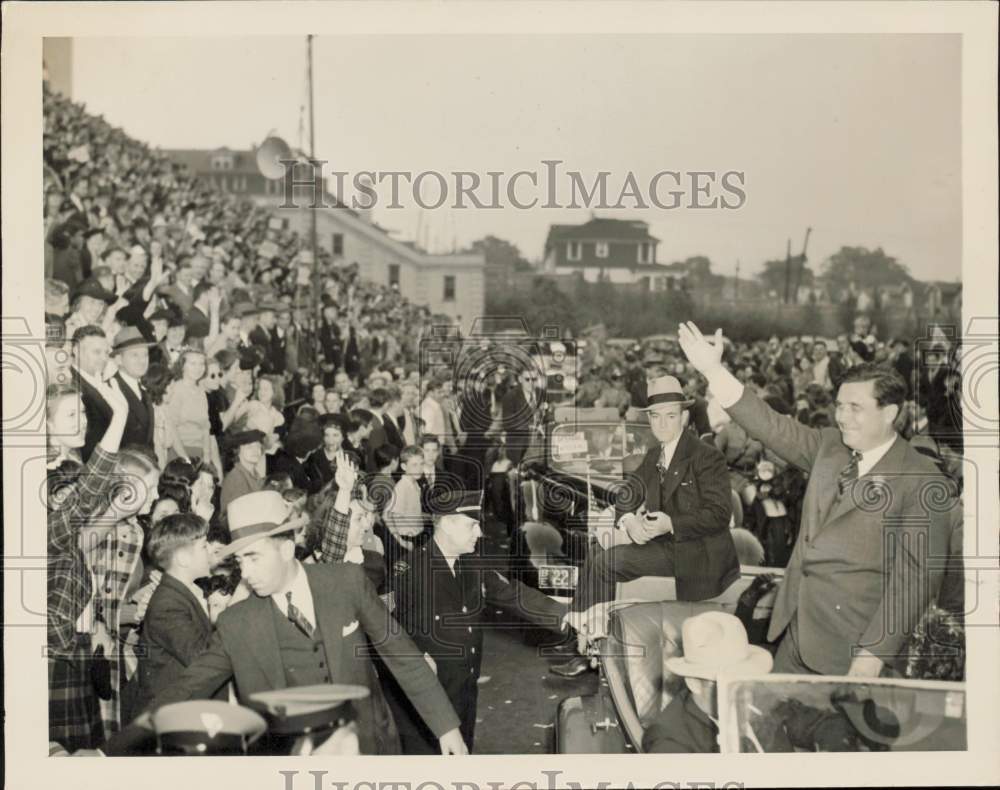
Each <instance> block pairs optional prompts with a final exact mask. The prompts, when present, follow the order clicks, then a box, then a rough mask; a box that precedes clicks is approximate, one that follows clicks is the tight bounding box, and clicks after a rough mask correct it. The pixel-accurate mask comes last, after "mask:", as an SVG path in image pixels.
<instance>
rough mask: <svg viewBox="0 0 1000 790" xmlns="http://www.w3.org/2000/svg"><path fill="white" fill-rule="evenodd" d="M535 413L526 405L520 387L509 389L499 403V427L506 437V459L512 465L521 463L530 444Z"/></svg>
mask: <svg viewBox="0 0 1000 790" xmlns="http://www.w3.org/2000/svg"><path fill="white" fill-rule="evenodd" d="M536 397H537V396H536ZM536 408H537V403H536ZM535 411H536V409H534V408H532V407H531V406H529V405H528V401H527V400H526V399H525V397H524V390H523V389H522V388H521V386H520V385H514V386H513V387H511V388H510V389H509V390H508V391H507V392H506V394H505V395H504V396H503V400H502V401H501V402H500V419H501V426H502V428H503V431H504V433H506V435H507V457H508V458H509V459H510V460H511V462H513V463H514V464H518V463H520V462H521V459H522V458H523V457H524V453H525V451H526V450H527V449H528V445H529V444H530V442H531V424H532V422H533V420H534V417H535Z"/></svg>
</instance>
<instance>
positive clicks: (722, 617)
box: [642, 612, 773, 753]
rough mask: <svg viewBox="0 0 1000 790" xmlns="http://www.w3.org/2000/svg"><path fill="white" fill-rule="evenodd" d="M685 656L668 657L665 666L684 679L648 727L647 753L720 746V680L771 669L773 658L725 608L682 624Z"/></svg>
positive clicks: (699, 750)
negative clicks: (753, 640)
mask: <svg viewBox="0 0 1000 790" xmlns="http://www.w3.org/2000/svg"><path fill="white" fill-rule="evenodd" d="M681 647H682V649H683V650H684V655H682V656H674V657H672V658H668V659H667V660H666V662H665V664H666V668H667V669H668V670H670V671H671V672H673V673H674V674H675V675H679V676H680V677H682V678H684V688H682V689H681V690H680V691H679V692H677V693H676V694H675V695H674V697H673V699H671V700H670V702H669V703H668V704H667V707H665V708H664V709H663V710H662V711H661V712H660V714H659V715H658V716H657V717H656V718H655V719H654V720H653V722H652V724H650V725H649V727H648V728H646V732H645V734H644V735H643V736H642V748H643V750H644V751H646V752H674V753H708V752H717V751H719V742H718V736H719V721H718V715H719V713H718V699H717V696H716V692H717V688H718V679H719V677H720V676H721V675H723V674H724V675H725V676H726V677H737V678H750V677H756V676H758V675H766V674H767V673H768V672H770V671H771V665H772V664H773V659H772V658H771V654H770V653H769V652H768V651H767V650H766V649H764V648H763V647H757V646H756V645H751V644H750V643H749V642H748V641H747V632H746V629H744V628H743V623H742V622H740V619H739V618H738V617H736V616H735V615H732V614H728V613H727V612H702V613H701V614H696V615H694V616H693V617H689V618H688V619H687V620H685V621H684V625H683V626H681Z"/></svg>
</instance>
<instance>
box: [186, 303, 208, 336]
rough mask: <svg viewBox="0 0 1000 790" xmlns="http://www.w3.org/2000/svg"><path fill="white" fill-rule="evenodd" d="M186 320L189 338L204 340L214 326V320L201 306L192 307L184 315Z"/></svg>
mask: <svg viewBox="0 0 1000 790" xmlns="http://www.w3.org/2000/svg"><path fill="white" fill-rule="evenodd" d="M184 322H185V323H186V324H187V330H186V332H187V334H186V337H187V339H188V340H198V341H203V340H204V339H205V338H206V337H208V333H209V332H210V331H211V328H212V322H211V321H210V320H209V318H208V316H207V315H205V313H203V312H202V310H201V308H200V307H192V308H191V309H190V310H189V311H188V312H187V315H185V316H184Z"/></svg>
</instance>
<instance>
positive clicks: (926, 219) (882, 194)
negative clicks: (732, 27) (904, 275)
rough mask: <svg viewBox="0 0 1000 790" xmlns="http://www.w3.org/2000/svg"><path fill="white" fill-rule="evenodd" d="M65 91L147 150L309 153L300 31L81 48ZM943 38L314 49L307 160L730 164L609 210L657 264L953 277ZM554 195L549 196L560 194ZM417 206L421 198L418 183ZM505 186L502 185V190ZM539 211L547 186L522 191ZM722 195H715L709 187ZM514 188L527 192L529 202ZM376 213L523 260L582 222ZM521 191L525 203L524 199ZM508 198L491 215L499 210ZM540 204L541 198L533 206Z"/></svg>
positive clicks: (100, 41) (380, 44) (469, 42)
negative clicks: (696, 199)
mask: <svg viewBox="0 0 1000 790" xmlns="http://www.w3.org/2000/svg"><path fill="white" fill-rule="evenodd" d="M73 47H74V49H73V80H74V85H73V91H74V98H75V99H76V100H78V101H83V102H85V103H86V105H87V107H88V109H89V110H90V111H92V112H96V113H101V114H103V115H104V116H105V118H107V119H108V120H109V121H110V122H111V123H113V124H115V125H117V126H121V127H122V128H124V129H125V130H126V131H127V132H128V133H129V134H131V135H132V136H134V137H136V138H139V139H141V140H144V141H146V142H147V143H149V144H151V145H154V146H159V147H163V148H216V147H221V146H229V147H231V148H240V149H245V148H248V147H249V146H250V145H251V144H254V143H259V142H260V141H261V140H263V138H264V137H265V136H266V135H267V134H268V133H269V132H273V133H276V134H278V135H281V136H282V137H284V138H285V139H286V140H288V141H289V142H290V143H291V144H292V145H295V146H299V145H301V146H302V147H308V121H307V116H306V96H307V92H306V78H305V77H306V46H305V39H304V37H294V38H293V37H273V38H268V37H239V38H208V37H199V38H194V37H191V38H183V39H182V38H141V39H140V38H77V39H75V40H74V44H73ZM960 47H961V43H960V39H959V37H958V36H951V35H949V36H946V35H895V34H894V35H850V36H847V35H796V36H788V35H757V34H755V35H744V36H736V35H678V36H664V35H659V34H657V35H619V34H615V35H606V36H591V35H565V36H550V35H534V36H532V35H497V36H480V35H462V36H426V35H419V36H417V35H413V36H400V35H386V36H343V37H337V36H320V37H317V38H316V39H315V41H314V52H315V57H314V83H315V125H316V153H317V156H318V158H320V159H325V160H328V162H329V164H328V165H327V168H328V169H335V170H342V171H346V172H348V173H351V174H353V173H356V172H358V171H361V170H376V171H389V170H407V171H411V172H414V173H417V172H420V171H431V170H433V171H438V172H445V173H450V172H453V171H456V170H464V171H473V172H475V173H479V174H481V176H482V178H483V180H484V181H485V180H486V179H487V176H486V173H487V172H488V171H503V172H504V173H508V174H509V173H513V172H515V171H518V170H530V171H537V172H539V173H540V174H541V173H543V171H544V166H543V165H542V164H541V162H542V160H544V159H558V160H561V161H562V162H563V164H562V165H561V166H560V168H561V172H562V171H565V170H578V171H580V172H581V173H582V174H583V176H584V177H585V180H586V181H587V182H588V183H589V182H590V181H591V180H592V179H593V178H594V177H595V175H596V173H597V172H599V171H609V172H610V173H611V176H610V177H609V185H612V188H611V190H610V191H611V193H612V196H611V198H610V202H612V203H613V202H614V199H615V197H616V195H617V191H618V189H619V188H620V185H621V184H622V182H623V180H624V178H625V175H626V173H627V172H629V171H632V172H634V173H635V174H636V176H637V177H638V180H639V182H640V183H648V181H649V178H650V177H651V176H652V175H653V174H655V173H657V172H659V171H662V170H674V171H682V172H684V171H716V172H719V173H722V172H725V171H729V170H736V171H743V172H744V173H745V175H744V190H745V194H746V200H745V202H744V203H743V205H742V206H741V207H740V208H739V209H735V210H721V209H709V210H706V209H701V210H698V209H691V208H685V207H681V208H678V209H674V210H666V209H659V208H655V207H651V208H648V209H636V208H626V209H605V210H598V211H597V212H596V213H597V216H602V217H618V218H621V219H641V220H644V221H646V222H648V223H649V225H650V231H651V233H652V234H653V235H654V236H656V237H657V238H658V239H659V240H660V245H659V251H658V260H659V261H660V262H662V263H667V262H671V261H675V260H683V259H684V258H687V257H689V256H693V255H706V256H708V257H709V258H710V259H711V260H712V263H713V271H715V272H717V273H721V274H729V275H731V274H733V273H734V271H735V267H736V265H737V262H739V266H740V275H741V276H752V275H753V274H754V273H755V272H756V271H758V270H759V269H760V267H761V265H762V264H763V262H764V261H766V260H768V259H772V258H783V257H784V255H785V247H786V242H787V240H788V239H791V240H792V251H793V254H794V253H797V252H798V251H799V249H800V248H801V245H802V241H803V237H804V235H805V231H806V228H807V227H811V228H812V234H811V237H810V240H809V249H808V255H809V259H810V262H811V265H812V266H813V267H814V269H819V268H820V267H821V264H822V261H824V260H825V259H826V258H827V257H828V256H829V255H831V254H832V253H834V252H835V251H837V250H838V249H839V248H840V247H841V246H845V245H849V246H865V247H869V248H875V247H882V248H883V249H884V250H885V251H886V253H887V254H889V255H893V256H895V257H896V258H897V259H898V260H899V261H900V262H902V263H903V264H905V265H906V266H907V267H908V268H909V270H910V272H911V274H912V275H913V276H914V277H917V278H918V279H944V280H955V279H958V278H959V276H960V273H961V252H962V249H961V232H962V216H961V93H960V64H961V48H960ZM563 183H565V182H563ZM428 190H429V191H428V193H426V194H428V195H429V196H430V197H433V196H434V194H435V190H432V189H430V188H428ZM519 191H520V190H519ZM528 192H530V193H531V195H537V196H539V197H541V198H543V199H544V190H543V189H541V188H540V189H539V190H537V191H532V190H530V188H528ZM716 194H720V196H721V193H716ZM531 195H528V197H530V196H531ZM381 198H382V204H381V205H380V206H378V207H377V208H376V209H375V211H374V218H375V220H376V221H377V222H378V223H379V224H380V225H382V226H383V227H385V228H387V229H390V230H392V231H395V232H397V233H398V235H399V237H400V238H410V239H412V238H415V237H416V230H417V227H418V225H421V226H423V228H424V231H423V233H424V234H426V235H425V238H426V241H427V242H428V244H429V246H430V247H431V248H433V249H436V250H442V251H443V250H447V249H450V248H451V247H452V246H453V245H455V246H457V247H458V248H461V247H463V246H464V245H466V244H468V243H470V242H471V241H472V240H474V239H477V238H480V237H482V236H485V235H487V234H492V235H495V236H498V237H500V238H504V239H507V240H509V241H511V242H513V243H514V244H516V245H517V246H518V247H519V248H520V250H521V252H522V254H523V255H524V256H525V257H526V258H528V259H530V260H537V259H540V258H541V256H542V254H543V248H544V242H545V237H546V233H547V231H548V228H549V226H550V225H551V224H553V223H576V222H584V221H586V220H587V219H588V218H589V217H590V215H591V211H590V210H589V209H586V208H576V209H570V208H560V209H546V208H540V207H536V208H534V209H531V210H519V209H517V208H514V207H512V206H508V207H505V208H501V209H472V208H467V209H464V210H463V209H447V208H441V209H436V210H425V211H422V210H421V209H420V208H419V207H418V206H417V205H416V203H415V202H414V201H413V199H412V197H410V196H409V195H408V193H406V192H405V190H404V192H403V197H402V198H401V201H400V202H401V203H403V204H404V206H403V208H398V209H392V208H387V207H386V206H385V204H386V203H387V202H388V194H387V193H383V194H381ZM522 199H523V198H522ZM505 202H506V201H505ZM540 203H541V201H540Z"/></svg>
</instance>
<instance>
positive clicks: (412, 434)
mask: <svg viewBox="0 0 1000 790" xmlns="http://www.w3.org/2000/svg"><path fill="white" fill-rule="evenodd" d="M403 418H404V422H403V440H404V441H405V442H406V443H407V444H408V445H409V444H416V443H417V415H416V413H415V412H414V411H413V409H405V410H404V411H403Z"/></svg>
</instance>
